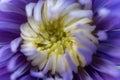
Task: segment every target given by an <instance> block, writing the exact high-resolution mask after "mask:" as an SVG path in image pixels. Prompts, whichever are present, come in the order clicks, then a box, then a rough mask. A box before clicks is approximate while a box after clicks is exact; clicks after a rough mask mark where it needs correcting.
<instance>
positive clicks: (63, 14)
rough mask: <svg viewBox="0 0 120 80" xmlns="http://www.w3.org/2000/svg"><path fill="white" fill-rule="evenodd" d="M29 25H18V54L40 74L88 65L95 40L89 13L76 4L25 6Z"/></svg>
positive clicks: (39, 3) (62, 1)
mask: <svg viewBox="0 0 120 80" xmlns="http://www.w3.org/2000/svg"><path fill="white" fill-rule="evenodd" d="M26 13H27V16H28V22H27V23H25V24H22V25H21V37H22V39H23V44H22V46H21V51H22V52H23V53H24V55H25V56H27V59H28V60H31V63H32V65H33V66H38V67H39V70H40V71H42V72H44V73H47V72H48V71H50V72H51V73H52V74H55V73H62V72H65V71H66V70H67V69H69V68H70V69H72V70H73V71H74V72H77V69H78V67H84V66H85V65H88V64H89V63H90V62H91V60H92V54H94V53H95V51H96V44H97V43H98V40H97V38H96V37H95V36H94V35H93V31H94V30H95V26H94V25H93V22H92V19H91V18H92V11H91V10H86V9H83V8H82V7H81V5H80V4H79V3H73V2H69V1H67V2H65V1H64V0H58V1H57V0H51V1H50V0H46V1H42V0H40V1H39V2H38V3H30V4H28V5H27V6H26Z"/></svg>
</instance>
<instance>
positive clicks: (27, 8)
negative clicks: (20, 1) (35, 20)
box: [25, 3, 36, 17]
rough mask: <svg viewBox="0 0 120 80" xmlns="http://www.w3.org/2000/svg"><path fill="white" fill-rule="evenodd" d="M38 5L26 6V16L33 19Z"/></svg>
mask: <svg viewBox="0 0 120 80" xmlns="http://www.w3.org/2000/svg"><path fill="white" fill-rule="evenodd" d="M35 5H36V3H30V4H28V5H27V6H26V8H25V10H26V14H27V16H28V17H32V11H33V9H34V7H35Z"/></svg>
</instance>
